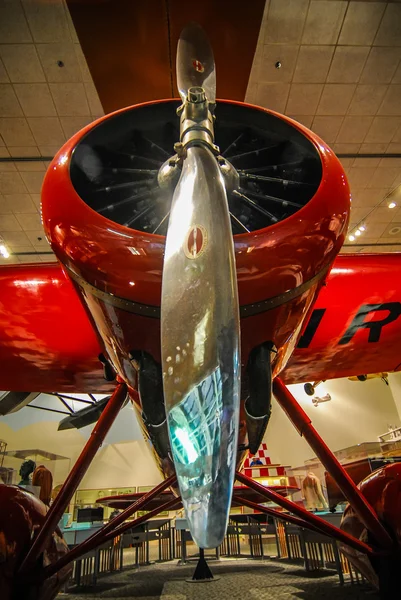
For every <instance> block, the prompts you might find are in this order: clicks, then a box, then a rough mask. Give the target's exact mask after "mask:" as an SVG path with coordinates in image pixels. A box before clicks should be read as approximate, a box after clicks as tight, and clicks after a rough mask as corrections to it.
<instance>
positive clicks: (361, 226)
mask: <svg viewBox="0 0 401 600" xmlns="http://www.w3.org/2000/svg"><path fill="white" fill-rule="evenodd" d="M358 229H359V231H366V226H365V225H359V227H358Z"/></svg>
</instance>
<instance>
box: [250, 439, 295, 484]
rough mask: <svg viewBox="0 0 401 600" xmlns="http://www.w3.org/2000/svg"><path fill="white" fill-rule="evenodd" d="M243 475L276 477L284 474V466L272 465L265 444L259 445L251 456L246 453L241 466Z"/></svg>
mask: <svg viewBox="0 0 401 600" xmlns="http://www.w3.org/2000/svg"><path fill="white" fill-rule="evenodd" d="M259 461H260V462H261V463H262V464H254V466H251V465H252V462H254V463H255V462H259ZM242 470H243V472H244V475H246V476H247V477H252V478H256V477H278V476H283V475H284V476H285V467H280V466H279V465H272V461H271V459H270V456H269V452H268V450H267V444H265V443H263V444H261V445H260V447H259V450H258V451H257V452H256V454H254V455H253V456H250V455H248V457H247V458H246V459H245V462H244V466H243V469H242Z"/></svg>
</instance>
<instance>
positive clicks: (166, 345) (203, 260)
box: [161, 147, 240, 548]
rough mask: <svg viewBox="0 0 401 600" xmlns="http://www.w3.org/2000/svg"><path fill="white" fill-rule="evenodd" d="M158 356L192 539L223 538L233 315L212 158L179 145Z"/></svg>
mask: <svg viewBox="0 0 401 600" xmlns="http://www.w3.org/2000/svg"><path fill="white" fill-rule="evenodd" d="M161 328H162V358H163V381H164V395H165V402H166V408H167V414H168V421H169V430H170V441H171V447H172V453H173V458H174V462H175V467H176V472H177V478H178V482H179V485H180V490H181V497H182V500H183V503H184V506H185V508H186V511H187V517H188V520H189V523H190V527H191V533H192V535H193V537H194V539H195V540H196V542H197V544H198V545H199V546H200V547H203V548H209V547H211V548H213V547H216V546H218V545H219V544H220V543H221V542H222V539H223V537H224V534H225V529H226V523H227V517H228V510H229V508H230V502H231V493H232V485H233V477H234V469H235V461H236V450H237V434H238V432H237V429H238V421H239V371H240V360H239V314H238V298H237V289H236V278H235V262H234V250H233V243H232V236H231V230H230V220H229V215H228V208H227V198H226V194H225V189H224V184H223V181H222V177H221V175H220V171H219V167H218V164H217V161H216V159H215V158H214V156H213V155H212V154H211V152H210V151H209V150H208V149H207V148H202V147H192V148H189V149H188V153H187V158H186V160H185V161H184V164H183V169H182V175H181V179H180V182H179V184H178V186H177V188H176V191H175V194H174V198H173V205H172V211H171V216H170V224H169V230H168V234H167V241H166V252H165V259H164V270H163V287H162V314H161Z"/></svg>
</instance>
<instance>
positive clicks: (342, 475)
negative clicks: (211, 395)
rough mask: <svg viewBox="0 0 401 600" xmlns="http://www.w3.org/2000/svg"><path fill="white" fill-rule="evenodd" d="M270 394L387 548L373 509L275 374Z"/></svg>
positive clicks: (388, 541) (389, 545) (386, 536)
mask: <svg viewBox="0 0 401 600" xmlns="http://www.w3.org/2000/svg"><path fill="white" fill-rule="evenodd" d="M273 393H274V396H275V398H276V400H277V402H278V403H279V404H280V406H281V408H282V409H283V410H284V412H285V413H286V414H287V416H288V418H289V419H290V421H291V422H292V424H293V425H294V427H295V429H296V430H297V431H298V433H299V434H300V435H301V436H303V437H304V438H305V439H306V441H307V442H308V444H309V446H310V447H311V448H312V450H313V451H314V452H315V453H316V456H317V457H318V458H319V460H320V462H321V463H322V464H323V465H324V467H325V469H326V470H327V471H328V472H329V473H330V475H331V476H332V478H333V479H334V481H335V482H336V484H337V485H338V487H339V488H340V490H341V491H342V493H343V494H344V496H345V497H346V498H347V500H348V502H349V503H350V505H351V506H352V508H353V509H354V510H355V512H356V514H357V515H358V517H359V519H360V520H361V521H362V523H363V524H364V526H365V527H366V529H367V530H368V531H370V533H371V534H372V535H373V537H374V538H375V540H376V542H377V543H378V544H380V546H381V547H382V548H384V549H386V550H389V549H391V548H392V547H393V541H392V539H391V537H390V536H389V534H388V533H387V531H386V530H385V528H384V527H383V525H382V524H381V523H380V521H379V518H378V516H377V515H376V513H375V511H374V510H373V508H372V507H371V505H370V504H369V502H368V501H367V500H366V498H365V497H364V495H363V494H362V492H361V491H360V490H359V489H358V487H357V486H356V485H355V483H354V482H353V481H352V479H351V477H350V476H349V475H348V473H347V472H346V471H345V469H344V468H343V467H342V465H341V464H340V463H339V461H338V460H337V458H336V457H335V456H334V454H333V453H332V451H331V450H330V448H329V447H328V446H327V445H326V444H325V443H324V441H323V440H322V438H321V437H320V435H319V434H318V433H317V431H316V429H315V428H314V427H313V425H312V421H311V419H310V418H309V417H308V415H307V414H306V412H305V411H304V410H303V409H302V408H301V407H300V405H299V404H298V402H297V401H296V399H295V398H294V396H293V395H292V394H291V392H290V391H289V390H288V388H287V387H286V386H285V385H284V383H283V382H282V381H281V379H280V378H279V377H276V378H275V380H274V382H273Z"/></svg>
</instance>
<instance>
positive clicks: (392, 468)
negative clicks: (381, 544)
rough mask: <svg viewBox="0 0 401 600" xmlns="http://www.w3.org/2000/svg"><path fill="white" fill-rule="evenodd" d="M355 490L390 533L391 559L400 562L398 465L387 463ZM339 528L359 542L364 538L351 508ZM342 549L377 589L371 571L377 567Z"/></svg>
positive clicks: (400, 484)
mask: <svg viewBox="0 0 401 600" xmlns="http://www.w3.org/2000/svg"><path fill="white" fill-rule="evenodd" d="M358 487H359V488H360V490H361V492H362V493H363V495H364V496H365V498H366V499H367V500H368V501H369V503H370V504H371V505H372V506H373V508H374V509H375V511H376V513H377V514H378V516H379V518H380V520H381V522H382V523H384V524H385V526H386V527H387V528H388V530H389V531H391V532H392V534H393V536H394V542H395V544H396V551H395V552H394V553H393V557H398V560H399V556H400V552H401V512H400V506H401V463H394V464H390V465H387V466H385V467H382V468H381V469H378V470H377V471H375V472H374V473H371V474H370V475H369V476H368V477H366V478H365V479H364V480H363V481H361V483H360V484H359V485H358ZM341 529H343V530H344V531H346V532H347V533H349V534H351V535H353V536H356V537H359V538H362V539H366V537H367V531H366V528H365V526H364V525H363V523H362V522H361V520H360V519H359V518H358V515H357V514H356V512H355V510H354V508H353V507H352V506H350V505H348V506H347V507H346V509H345V511H344V515H343V518H342V520H341ZM341 550H342V551H343V552H344V554H345V555H346V556H347V557H348V558H349V560H350V561H351V562H352V563H353V564H354V565H355V566H356V567H357V568H358V570H359V571H360V572H361V573H362V574H363V575H364V576H365V577H366V578H367V579H368V580H369V581H370V582H371V583H372V584H373V585H374V586H376V587H379V585H378V584H379V582H378V574H377V572H376V571H375V570H374V566H376V567H377V565H375V564H373V565H372V563H371V562H370V561H369V560H366V558H365V557H364V556H361V555H360V553H358V552H355V551H353V550H352V549H351V548H349V547H346V546H342V548H341ZM392 562H393V568H394V567H395V568H396V570H397V573H398V572H399V562H398V563H397V562H396V561H394V560H393V561H392Z"/></svg>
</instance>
